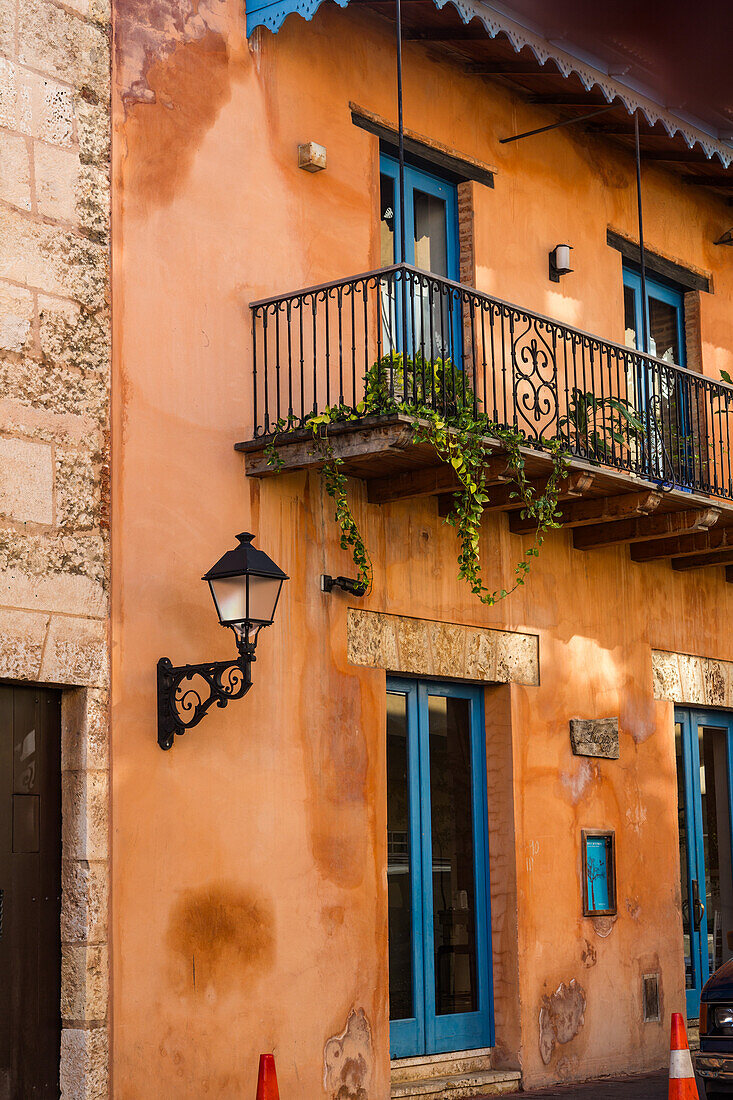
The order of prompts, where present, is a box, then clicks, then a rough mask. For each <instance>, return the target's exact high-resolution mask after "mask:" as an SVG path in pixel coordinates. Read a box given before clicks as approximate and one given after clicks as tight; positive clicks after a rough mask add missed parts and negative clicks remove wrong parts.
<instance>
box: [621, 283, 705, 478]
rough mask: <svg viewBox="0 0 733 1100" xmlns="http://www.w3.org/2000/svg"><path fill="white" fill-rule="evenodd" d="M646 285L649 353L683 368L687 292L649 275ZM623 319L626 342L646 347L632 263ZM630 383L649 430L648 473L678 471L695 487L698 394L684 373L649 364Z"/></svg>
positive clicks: (677, 475) (662, 474)
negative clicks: (639, 375)
mask: <svg viewBox="0 0 733 1100" xmlns="http://www.w3.org/2000/svg"><path fill="white" fill-rule="evenodd" d="M646 289H647V317H646V321H647V332H648V334H649V353H650V354H651V355H654V356H656V357H657V358H658V359H662V360H664V362H665V363H669V364H670V367H684V366H685V306H684V292H683V291H682V290H680V289H679V288H677V287H674V286H672V285H671V284H667V283H662V282H660V281H659V280H657V279H654V278H651V277H650V276H647V278H646ZM624 324H625V329H626V343H627V345H629V346H630V347H634V348H637V349H638V350H639V351H641V350H642V347H643V331H644V330H643V308H642V294H641V275H640V274H639V272H638V271H636V270H634V269H633V268H630V267H624ZM628 385H629V390H630V392H631V393H635V394H636V395H637V400H636V402H635V404H636V406H637V410H638V412H639V413H641V414H642V416H641V419H642V422H643V423H644V426H645V429H646V434H647V441H646V444H645V451H646V464H647V466H648V468H649V470H648V472H649V474H650V475H651V476H652V477H659V478H662V479H669V477H670V475H671V474H674V477H675V479H676V481H677V482H678V483H679V484H680V485H681V486H683V487H685V486H688V485H689V486H692V485H693V484H694V482H695V469H696V466H698V467H699V464H700V458H701V456H700V455H699V454H696V448H695V432H694V431H693V423H692V422H693V419H694V410H695V399H694V395H693V392H692V389H691V386H690V384H689V383H688V382H687V380H686V377H685V375H684V374H683V373H682V372H680V371H674V370H672V369H670V370H666V369H665V368H664V367H656V366H654V367H652V366H650V365H647V366H646V368H645V370H644V373H643V375H642V376H641V377H639V378H636V379H629V380H628ZM698 435H699V433H698ZM696 460H697V461H696Z"/></svg>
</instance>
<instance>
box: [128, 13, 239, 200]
mask: <svg viewBox="0 0 733 1100" xmlns="http://www.w3.org/2000/svg"><path fill="white" fill-rule="evenodd" d="M226 19H227V4H226V3H224V2H220V0H211V3H210V4H208V5H207V4H203V3H201V4H199V5H198V6H197V7H195V6H194V4H193V3H192V2H191V0H158V2H157V3H156V4H153V5H148V4H145V3H141V2H140V0H118V4H117V28H116V32H115V58H116V76H117V88H118V93H119V95H120V98H121V100H122V103H123V104H124V108H125V122H124V138H125V148H126V156H125V157H124V159H123V165H124V173H125V177H124V181H125V188H126V189H128V190H130V191H131V192H132V193H133V194H134V195H135V196H136V197H141V198H144V199H146V200H147V201H149V202H153V203H155V204H156V205H159V204H166V203H169V202H170V201H171V200H172V198H173V196H174V195H175V193H176V190H177V189H178V186H179V185H180V183H181V182H182V181H183V180H184V179H185V178H186V177H187V175H188V173H189V171H190V168H191V165H192V163H193V159H194V155H195V153H196V151H197V149H198V148H199V146H200V145H201V142H202V140H203V137H204V135H205V134H206V133H207V131H208V130H209V129H210V128H211V127H212V126H213V124H214V122H215V120H216V118H217V117H218V115H219V112H220V111H221V109H222V107H223V106H224V105H225V104H226V103H227V102H228V101H229V99H230V98H231V74H230V56H229V45H228V37H227V33H226V32H227V23H226Z"/></svg>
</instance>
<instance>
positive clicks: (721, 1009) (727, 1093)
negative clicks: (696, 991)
mask: <svg viewBox="0 0 733 1100" xmlns="http://www.w3.org/2000/svg"><path fill="white" fill-rule="evenodd" d="M695 1068H696V1070H697V1072H698V1075H699V1076H700V1077H701V1078H702V1079H703V1081H704V1082H705V1095H706V1097H707V1100H722V1098H723V1097H726V1098H730V1097H731V1096H733V959H731V960H730V961H729V962H727V963H725V964H724V965H723V966H721V967H720V969H719V970H716V971H715V973H714V974H713V975H712V976H711V977H710V978H708V980H707V982H706V983H705V985H704V986H703V990H702V996H701V998H700V1053H699V1054H698V1055H697V1058H696V1060H695Z"/></svg>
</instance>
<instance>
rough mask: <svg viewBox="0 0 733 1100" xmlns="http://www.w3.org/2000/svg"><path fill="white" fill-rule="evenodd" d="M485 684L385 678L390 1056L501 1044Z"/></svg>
mask: <svg viewBox="0 0 733 1100" xmlns="http://www.w3.org/2000/svg"><path fill="white" fill-rule="evenodd" d="M486 813H487V811H486V760H485V741H484V724H483V706H482V692H481V690H480V689H478V688H473V687H462V686H454V685H446V684H438V683H432V682H431V683H423V682H419V681H415V680H401V679H390V680H388V683H387V842H388V855H387V888H388V896H389V902H388V906H389V1005H390V1047H391V1051H392V1056H393V1057H406V1056H410V1055H417V1054H435V1053H439V1052H443V1051H454V1050H455V1051H458V1050H469V1049H475V1048H477V1047H485V1046H491V1045H493V1003H492V988H491V946H490V914H489V894H488V841H487V818H486Z"/></svg>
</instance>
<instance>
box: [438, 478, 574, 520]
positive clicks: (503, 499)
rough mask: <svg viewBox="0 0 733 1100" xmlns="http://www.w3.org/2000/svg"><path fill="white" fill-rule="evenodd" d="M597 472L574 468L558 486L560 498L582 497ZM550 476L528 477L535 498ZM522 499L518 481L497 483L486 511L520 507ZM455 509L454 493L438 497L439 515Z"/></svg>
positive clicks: (501, 510)
mask: <svg viewBox="0 0 733 1100" xmlns="http://www.w3.org/2000/svg"><path fill="white" fill-rule="evenodd" d="M595 479H596V478H595V474H594V473H590V472H588V471H586V470H573V471H571V472H570V473H569V474H568V475H567V477H564V478H563V480H562V481H561V482H560V484H559V486H558V495H557V499H558V500H572V499H573V498H576V497H582V496H583V494H584V493H587V492H589V491H590V490H591V488H592V486H593V483H594V482H595ZM548 480H549V478H546V477H540V478H528V482H529V484H530V486H531V487H532V495H533V497H534V498H537V497H539V496H541V495H542V494H543V493H544V491H545V489H546V488H547V482H548ZM520 504H521V501H520V497H519V491H518V489H517V483H516V481H507V482H506V484H504V485H495V486H492V487H491V488H490V489H489V502H488V504H487V505H486V507H485V509H484V511H485V512H510V511H513V510H516V509H517V508H519V510H520V511H521V507H520ZM452 509H453V494H452V493H450V494H446V495H443V496H439V497H438V515H439V516H447V515H449V513H450V512H451V511H452Z"/></svg>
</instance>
